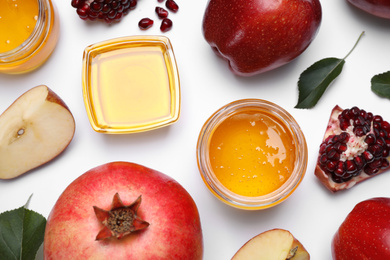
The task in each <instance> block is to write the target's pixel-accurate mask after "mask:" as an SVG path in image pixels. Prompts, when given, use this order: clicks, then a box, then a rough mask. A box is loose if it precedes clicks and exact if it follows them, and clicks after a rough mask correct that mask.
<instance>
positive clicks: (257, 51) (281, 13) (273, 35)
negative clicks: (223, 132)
mask: <svg viewBox="0 0 390 260" xmlns="http://www.w3.org/2000/svg"><path fill="white" fill-rule="evenodd" d="M321 19H322V9H321V4H320V2H319V0H280V1H274V0H263V1H258V0H210V1H209V3H208V5H207V7H206V11H205V13H204V17H203V24H202V31H203V36H204V38H205V40H206V41H207V42H208V43H209V44H210V46H211V47H212V48H213V50H214V51H215V52H216V54H217V55H218V56H221V57H222V58H223V59H225V60H226V61H227V62H228V64H229V68H230V69H231V71H232V72H233V73H234V74H236V75H238V76H253V75H256V74H260V73H263V72H266V71H270V70H273V69H276V68H278V67H280V66H282V65H285V64H287V63H289V62H290V61H292V60H293V59H295V58H296V57H298V56H299V55H300V54H301V53H302V52H303V51H304V50H305V49H306V48H307V47H308V46H309V45H310V43H311V42H312V41H313V40H314V38H315V36H316V34H317V31H318V29H319V27H320V24H321Z"/></svg>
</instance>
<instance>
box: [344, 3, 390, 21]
mask: <svg viewBox="0 0 390 260" xmlns="http://www.w3.org/2000/svg"><path fill="white" fill-rule="evenodd" d="M348 2H349V3H351V4H352V5H354V6H356V7H357V8H359V9H361V10H363V11H365V12H367V13H369V14H372V15H375V16H378V17H382V18H386V19H390V1H389V0H348Z"/></svg>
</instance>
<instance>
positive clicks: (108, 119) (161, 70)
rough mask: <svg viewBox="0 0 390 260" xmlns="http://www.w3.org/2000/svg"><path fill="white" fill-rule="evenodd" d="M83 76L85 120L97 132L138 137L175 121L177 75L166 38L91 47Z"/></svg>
mask: <svg viewBox="0 0 390 260" xmlns="http://www.w3.org/2000/svg"><path fill="white" fill-rule="evenodd" d="M83 74H84V81H83V86H84V97H85V103H86V107H87V111H88V115H89V118H90V121H91V124H92V127H93V128H94V130H96V131H98V132H104V133H131V132H139V131H144V130H150V129H154V128H158V127H161V126H165V125H168V124H171V123H173V122H175V121H176V120H177V119H178V116H179V80H178V73H177V68H176V63H175V61H174V57H173V56H172V51H171V47H170V43H169V41H168V39H167V38H165V37H150V36H144V37H143V38H140V37H125V38H119V39H114V40H110V41H107V42H103V43H99V44H97V45H93V46H90V47H88V48H87V49H86V51H85V55H84V73H83Z"/></svg>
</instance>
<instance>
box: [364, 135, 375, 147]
mask: <svg viewBox="0 0 390 260" xmlns="http://www.w3.org/2000/svg"><path fill="white" fill-rule="evenodd" d="M364 141H365V142H366V143H367V144H368V145H371V144H374V143H376V138H375V135H373V134H368V135H367V136H366V138H365V139H364Z"/></svg>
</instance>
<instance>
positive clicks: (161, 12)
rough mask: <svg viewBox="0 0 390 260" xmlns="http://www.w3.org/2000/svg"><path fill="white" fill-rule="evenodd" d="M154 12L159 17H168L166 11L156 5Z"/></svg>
mask: <svg viewBox="0 0 390 260" xmlns="http://www.w3.org/2000/svg"><path fill="white" fill-rule="evenodd" d="M156 14H157V16H158V17H159V18H161V19H164V18H167V17H168V11H167V10H165V9H164V8H161V7H158V6H157V7H156Z"/></svg>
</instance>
